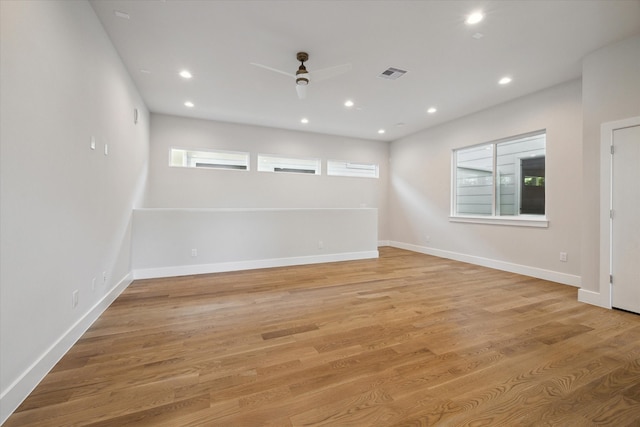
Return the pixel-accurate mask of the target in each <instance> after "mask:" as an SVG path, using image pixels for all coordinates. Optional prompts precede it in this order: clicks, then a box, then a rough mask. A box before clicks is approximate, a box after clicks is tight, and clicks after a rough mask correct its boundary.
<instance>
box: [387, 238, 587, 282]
mask: <svg viewBox="0 0 640 427" xmlns="http://www.w3.org/2000/svg"><path fill="white" fill-rule="evenodd" d="M389 246H393V247H396V248H400V249H406V250H408V251H413V252H419V253H423V254H427V255H433V256H437V257H440V258H447V259H453V260H456V261H461V262H468V263H469V264H475V265H481V266H483V267H489V268H495V269H496V270H502V271H508V272H510V273H517V274H522V275H525V276H531V277H536V278H538V279H543V280H549V281H552V282H557V283H562V284H564V285H571V286H576V287H579V286H580V282H581V278H580V276H575V275H572V274H566V273H560V272H557V271H551V270H545V269H543V268H537V267H530V266H527V265H521V264H513V263H510V262H505V261H500V260H495V259H490V258H483V257H479V256H475V255H467V254H461V253H458V252H451V251H444V250H442V249H434V248H429V247H426V246H418V245H413V244H410V243H402V242H394V241H391V242H389Z"/></svg>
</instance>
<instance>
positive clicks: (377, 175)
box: [327, 159, 380, 179]
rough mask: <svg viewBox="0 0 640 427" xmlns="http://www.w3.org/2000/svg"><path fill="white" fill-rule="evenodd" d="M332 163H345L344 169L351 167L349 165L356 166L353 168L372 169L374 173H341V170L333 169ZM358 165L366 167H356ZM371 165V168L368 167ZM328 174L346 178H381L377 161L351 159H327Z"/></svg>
mask: <svg viewBox="0 0 640 427" xmlns="http://www.w3.org/2000/svg"><path fill="white" fill-rule="evenodd" d="M332 164H338V165H342V164H344V168H343V169H350V168H349V165H353V166H354V167H353V168H351V169H353V170H366V171H372V173H371V174H370V175H366V174H359V175H358V174H349V173H340V171H338V172H335V171H332V166H331V165H332ZM356 166H364V167H356ZM368 167H370V168H368ZM327 176H338V177H346V178H367V179H379V178H380V165H378V164H377V163H373V162H356V161H349V160H335V159H328V160H327Z"/></svg>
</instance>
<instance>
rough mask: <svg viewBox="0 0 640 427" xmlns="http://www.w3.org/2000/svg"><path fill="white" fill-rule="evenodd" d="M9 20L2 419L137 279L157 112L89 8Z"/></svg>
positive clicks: (3, 113) (0, 115)
mask: <svg viewBox="0 0 640 427" xmlns="http://www.w3.org/2000/svg"><path fill="white" fill-rule="evenodd" d="M0 19H1V21H0V31H1V36H0V43H1V44H0V65H1V72H0V78H1V80H0V92H1V94H2V97H1V103H0V129H1V130H0V132H1V133H0V141H1V151H2V155H1V167H0V171H1V184H0V185H1V186H0V192H1V198H2V204H1V208H0V209H1V210H0V212H1V214H0V232H1V235H2V239H1V254H0V279H1V280H0V340H1V346H0V347H1V349H0V381H1V383H0V386H1V387H0V393H1V394H0V399H1V400H0V422H2V421H3V420H4V419H5V418H6V417H7V416H8V415H9V414H10V413H11V412H12V411H13V410H14V408H15V407H16V405H18V404H19V403H20V401H21V400H22V399H23V398H25V397H26V396H27V395H28V393H29V392H30V391H31V389H32V388H33V387H34V386H35V385H36V384H37V382H38V381H39V380H40V379H41V378H42V376H44V375H45V374H46V372H47V371H48V370H49V369H50V368H51V367H52V366H53V365H54V364H55V362H56V361H57V360H58V358H59V357H61V356H62V354H63V353H64V352H65V351H66V350H67V349H68V348H69V347H70V346H71V345H72V344H73V342H74V341H75V339H77V338H78V337H79V336H80V334H81V333H82V332H83V330H84V328H86V327H88V326H89V324H90V323H91V322H92V321H93V319H95V317H96V316H97V315H98V314H99V313H100V311H101V310H102V309H104V308H105V307H106V305H107V304H108V302H109V301H110V299H111V298H113V297H114V296H115V294H116V293H117V292H118V291H119V290H121V289H122V288H123V287H124V286H126V285H127V284H128V283H129V281H130V277H129V272H130V270H131V266H130V255H131V254H130V243H131V212H132V208H134V207H139V206H140V205H141V202H142V196H143V188H144V186H145V180H146V172H147V170H146V169H147V162H148V140H149V125H148V121H149V115H148V112H147V110H146V108H145V106H144V104H143V102H142V100H141V99H140V97H139V95H138V93H137V90H136V88H135V87H134V85H133V83H132V81H131V80H130V78H129V76H128V74H127V72H126V71H125V69H124V67H123V65H122V63H121V61H120V59H119V57H118V55H117V54H116V52H115V50H114V49H113V47H112V45H111V43H110V41H109V39H108V37H107V35H106V33H105V32H104V30H103V28H102V26H101V24H100V22H99V20H98V19H97V17H96V16H95V14H94V11H93V9H92V8H91V6H90V5H89V4H88V3H87V2H84V1H82V2H81V1H28V2H27V1H4V0H3V1H1V2H0ZM134 108H138V109H139V111H140V120H139V122H138V124H137V125H135V124H134V123H133V109H134ZM91 136H94V137H95V139H96V145H97V147H96V149H95V150H91V149H90V139H91ZM105 144H108V147H109V154H108V156H105V155H104V145H105ZM103 272H106V282H103V277H102V274H103ZM93 278H96V287H95V289H92V281H93ZM74 290H78V291H79V303H78V306H77V307H76V308H72V303H71V300H72V298H71V296H72V292H73V291H74ZM112 291H114V292H112Z"/></svg>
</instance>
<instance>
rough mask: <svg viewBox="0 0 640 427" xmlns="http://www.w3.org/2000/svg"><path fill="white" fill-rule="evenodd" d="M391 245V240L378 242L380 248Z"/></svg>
mask: <svg viewBox="0 0 640 427" xmlns="http://www.w3.org/2000/svg"><path fill="white" fill-rule="evenodd" d="M390 245H391V243H390V242H389V240H378V247H380V246H390Z"/></svg>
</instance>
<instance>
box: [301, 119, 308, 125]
mask: <svg viewBox="0 0 640 427" xmlns="http://www.w3.org/2000/svg"><path fill="white" fill-rule="evenodd" d="M300 123H302V124H303V125H306V124H307V123H309V119H307V118H306V117H303V118H301V119H300Z"/></svg>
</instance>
